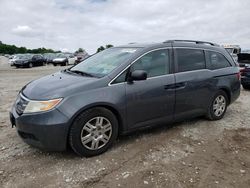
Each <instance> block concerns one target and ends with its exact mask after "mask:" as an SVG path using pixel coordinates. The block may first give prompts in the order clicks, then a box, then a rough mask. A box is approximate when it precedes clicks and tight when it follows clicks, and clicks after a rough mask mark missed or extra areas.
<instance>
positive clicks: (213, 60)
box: [208, 51, 231, 70]
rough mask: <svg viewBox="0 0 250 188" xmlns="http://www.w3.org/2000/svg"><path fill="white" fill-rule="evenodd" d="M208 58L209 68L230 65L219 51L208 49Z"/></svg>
mask: <svg viewBox="0 0 250 188" xmlns="http://www.w3.org/2000/svg"><path fill="white" fill-rule="evenodd" d="M208 58H209V61H210V67H211V68H210V69H212V70H215V69H221V68H225V67H231V64H230V63H229V61H228V60H227V59H226V58H225V57H224V56H223V55H222V54H220V53H218V52H211V51H208Z"/></svg>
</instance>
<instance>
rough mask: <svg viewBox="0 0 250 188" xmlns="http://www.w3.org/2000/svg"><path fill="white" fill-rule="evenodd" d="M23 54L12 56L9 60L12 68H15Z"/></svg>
mask: <svg viewBox="0 0 250 188" xmlns="http://www.w3.org/2000/svg"><path fill="white" fill-rule="evenodd" d="M21 55H22V54H16V55H12V56H11V57H10V58H9V64H10V66H14V62H15V61H16V60H17V59H19V57H20V56H21Z"/></svg>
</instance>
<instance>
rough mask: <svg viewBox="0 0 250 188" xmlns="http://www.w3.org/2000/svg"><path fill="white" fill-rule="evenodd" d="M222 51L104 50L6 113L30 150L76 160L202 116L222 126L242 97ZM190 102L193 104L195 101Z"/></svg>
mask: <svg viewBox="0 0 250 188" xmlns="http://www.w3.org/2000/svg"><path fill="white" fill-rule="evenodd" d="M239 79H240V75H239V69H238V66H237V64H236V63H235V62H234V61H233V59H232V58H231V56H230V54H229V53H227V51H226V50H225V49H224V48H221V47H219V46H218V45H216V44H213V43H209V42H202V41H188V40H185V41H183V40H171V41H166V42H163V43H158V44H148V45H143V44H133V45H125V46H120V47H114V48H109V49H107V50H104V51H102V52H99V53H97V54H95V55H93V56H91V57H89V58H88V59H86V60H85V61H84V62H82V63H80V64H78V65H76V66H73V67H71V68H69V69H65V70H64V71H61V72H58V73H56V74H53V75H49V76H46V77H43V78H40V79H38V80H35V81H32V82H30V83H29V84H28V85H26V86H25V87H23V89H22V90H21V91H20V94H19V95H18V97H17V100H16V102H15V104H14V105H13V108H12V110H11V113H10V119H11V123H12V125H16V127H17V131H18V133H19V135H20V137H21V138H22V139H23V140H24V141H25V142H27V143H28V144H30V145H34V146H36V147H40V148H44V149H48V150H64V149H65V148H66V146H67V144H69V145H70V146H71V147H72V149H73V150H74V151H75V152H76V153H77V154H79V155H81V156H93V155H98V154H101V153H103V152H105V151H106V150H107V149H108V148H109V147H110V146H111V145H112V143H113V142H114V141H115V140H116V138H117V136H118V134H124V133H128V132H130V131H133V130H135V129H138V128H142V127H148V126H152V125H157V124H161V123H166V122H168V123H171V122H176V121H182V120H185V119H189V118H193V117H197V116H206V117H207V118H208V119H210V120H219V119H221V118H223V116H224V114H225V113H226V110H227V107H228V105H229V104H231V103H232V102H234V101H235V100H236V99H237V98H238V97H239V94H240V80H239ZM194 96H195V97H194Z"/></svg>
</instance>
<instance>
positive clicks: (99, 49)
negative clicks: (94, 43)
mask: <svg viewBox="0 0 250 188" xmlns="http://www.w3.org/2000/svg"><path fill="white" fill-rule="evenodd" d="M103 50H105V48H104V47H103V46H100V47H99V48H97V51H96V52H97V53H99V52H101V51H103Z"/></svg>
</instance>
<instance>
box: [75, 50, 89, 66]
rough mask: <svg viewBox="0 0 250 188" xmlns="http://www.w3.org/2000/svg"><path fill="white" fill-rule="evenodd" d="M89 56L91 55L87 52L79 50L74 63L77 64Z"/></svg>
mask: <svg viewBox="0 0 250 188" xmlns="http://www.w3.org/2000/svg"><path fill="white" fill-rule="evenodd" d="M88 57H89V55H88V54H87V53H86V52H78V53H77V55H76V59H75V62H74V64H75V65H76V64H78V63H80V62H82V61H83V60H84V59H86V58H88Z"/></svg>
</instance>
